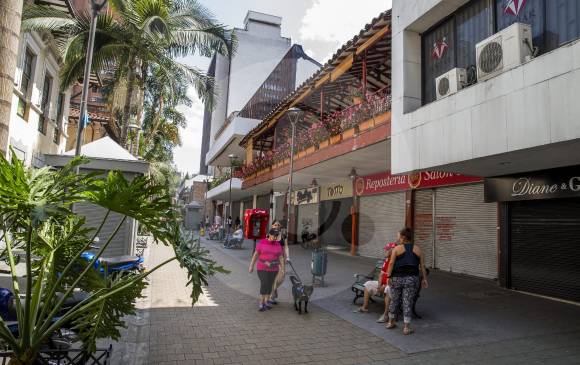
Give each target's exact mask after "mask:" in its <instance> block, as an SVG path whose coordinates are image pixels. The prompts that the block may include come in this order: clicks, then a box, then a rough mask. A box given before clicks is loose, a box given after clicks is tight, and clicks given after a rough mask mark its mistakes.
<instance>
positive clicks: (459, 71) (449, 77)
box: [435, 68, 467, 100]
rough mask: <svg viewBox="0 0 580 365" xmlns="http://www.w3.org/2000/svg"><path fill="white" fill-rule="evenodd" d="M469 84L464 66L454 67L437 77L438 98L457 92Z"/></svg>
mask: <svg viewBox="0 0 580 365" xmlns="http://www.w3.org/2000/svg"><path fill="white" fill-rule="evenodd" d="M466 84H467V73H466V71H465V69H464V68H454V69H452V70H450V71H447V72H446V73H444V74H443V75H441V76H439V77H437V78H436V79H435V88H436V91H437V100H439V99H441V98H444V97H446V96H449V95H451V94H455V93H456V92H457V91H459V90H461V89H463V87H464V86H465V85H466Z"/></svg>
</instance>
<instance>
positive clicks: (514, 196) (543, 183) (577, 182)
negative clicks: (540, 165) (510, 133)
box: [484, 167, 580, 203]
mask: <svg viewBox="0 0 580 365" xmlns="http://www.w3.org/2000/svg"><path fill="white" fill-rule="evenodd" d="M484 189H485V201H486V202H487V203H490V202H501V201H514V200H535V199H553V198H568V197H580V168H579V167H575V168H564V169H553V170H546V171H541V172H536V173H529V174H519V175H514V176H502V177H493V178H488V179H485V185H484Z"/></svg>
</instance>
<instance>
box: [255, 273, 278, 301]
mask: <svg viewBox="0 0 580 365" xmlns="http://www.w3.org/2000/svg"><path fill="white" fill-rule="evenodd" d="M277 275H278V271H266V270H258V278H259V279H260V295H270V294H272V287H273V286H274V281H275V280H276V276H277Z"/></svg>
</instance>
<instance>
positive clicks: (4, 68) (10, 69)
mask: <svg viewBox="0 0 580 365" xmlns="http://www.w3.org/2000/svg"><path fill="white" fill-rule="evenodd" d="M21 13H22V0H10V1H0V14H2V15H1V16H0V54H1V55H2V57H0V154H1V155H2V156H6V151H7V149H8V131H9V124H10V111H11V104H12V95H13V89H14V72H15V71H16V57H17V52H18V38H19V35H20V16H21Z"/></svg>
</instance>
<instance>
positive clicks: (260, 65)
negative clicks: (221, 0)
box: [200, 11, 320, 220]
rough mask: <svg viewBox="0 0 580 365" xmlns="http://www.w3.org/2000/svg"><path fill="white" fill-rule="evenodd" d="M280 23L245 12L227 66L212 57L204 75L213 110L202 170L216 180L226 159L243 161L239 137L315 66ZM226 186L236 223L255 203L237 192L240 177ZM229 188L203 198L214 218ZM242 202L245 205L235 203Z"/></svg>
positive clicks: (226, 166) (207, 118)
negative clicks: (211, 82)
mask: <svg viewBox="0 0 580 365" xmlns="http://www.w3.org/2000/svg"><path fill="white" fill-rule="evenodd" d="M281 24H282V18H280V17H277V16H273V15H268V14H262V13H258V12H255V11H249V12H248V14H247V15H246V18H245V20H244V28H243V29H239V28H236V29H235V33H236V37H237V40H238V45H237V49H236V53H235V55H234V57H233V58H232V60H231V62H230V61H229V60H228V59H227V58H226V57H223V56H221V55H217V54H216V55H215V56H214V58H213V59H212V62H211V65H210V68H209V72H208V73H209V74H210V75H212V76H214V78H215V87H216V92H217V94H218V101H217V103H216V104H215V107H214V109H213V110H210V109H208V108H206V111H205V116H204V135H203V141H202V151H201V154H202V157H201V161H202V162H201V164H202V166H201V168H200V171H201V172H205V169H204V167H205V166H208V167H209V169H208V173H209V174H213V175H214V176H216V177H218V178H219V176H222V175H223V174H225V173H228V172H229V169H230V163H231V162H230V159H229V158H228V156H230V155H235V156H236V157H237V161H238V162H239V163H243V161H244V160H245V150H244V149H243V148H242V147H240V146H239V143H240V141H241V140H242V138H243V137H244V136H245V135H246V134H247V133H248V132H249V131H250V130H252V129H253V128H254V127H256V126H257V125H258V123H260V121H261V120H262V118H263V117H264V116H265V115H266V114H267V113H268V112H269V111H270V110H272V109H273V107H274V106H275V105H276V104H277V103H278V102H280V101H281V100H282V98H284V97H285V96H286V95H288V94H290V93H291V92H292V91H294V89H295V87H296V86H298V85H300V84H301V83H302V82H303V81H304V80H306V78H308V77H309V76H310V75H311V74H312V73H313V72H314V71H316V70H317V69H318V68H319V67H320V64H318V63H317V62H316V61H314V60H313V59H311V58H310V57H308V56H307V55H306V54H305V53H304V51H303V50H302V47H300V46H299V45H294V46H292V45H291V41H290V39H289V38H286V37H282V36H281ZM285 66H290V67H291V68H285ZM288 70H293V71H292V72H290V73H289V72H288ZM204 165H205V166H204ZM231 186H232V200H235V201H236V203H235V204H233V205H232V206H233V209H232V210H231V211H232V212H233V214H231V215H232V219H233V220H235V218H236V217H240V219H241V218H242V217H241V211H242V210H243V209H244V208H251V207H254V206H255V205H256V204H255V201H256V199H254V198H253V197H252V196H251V195H250V196H249V197H247V196H245V195H247V194H245V195H244V193H242V191H241V180H240V179H237V178H234V179H233V180H232V182H231ZM229 187H230V182H229V180H224V181H223V183H222V184H220V185H219V186H215V187H214V189H211V190H210V191H208V193H207V198H208V199H211V200H213V201H214V202H215V203H216V205H215V206H214V207H213V208H212V214H213V213H214V212H213V210H214V209H217V211H218V212H219V215H223V214H225V210H224V207H225V204H224V203H225V202H228V201H229V191H230V189H229ZM244 198H245V199H246V202H245V205H244V204H243V203H241V202H240V200H241V199H244ZM268 199H270V198H269V197H268ZM268 204H269V200H268ZM250 205H251V206H250ZM228 215H230V214H229V213H228Z"/></svg>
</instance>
